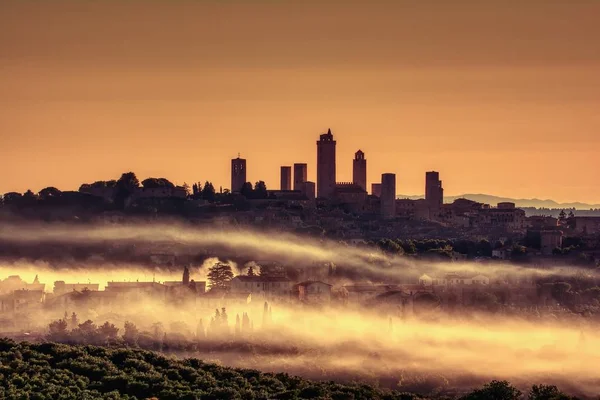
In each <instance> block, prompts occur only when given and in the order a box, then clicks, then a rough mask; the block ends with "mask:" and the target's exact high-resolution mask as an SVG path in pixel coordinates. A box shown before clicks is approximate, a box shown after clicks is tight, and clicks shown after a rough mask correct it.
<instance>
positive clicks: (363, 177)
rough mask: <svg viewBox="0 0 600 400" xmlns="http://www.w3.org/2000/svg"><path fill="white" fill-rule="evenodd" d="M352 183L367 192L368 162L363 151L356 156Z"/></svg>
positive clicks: (359, 151)
mask: <svg viewBox="0 0 600 400" xmlns="http://www.w3.org/2000/svg"><path fill="white" fill-rule="evenodd" d="M352 182H353V183H354V184H356V185H358V186H360V187H361V188H362V189H363V190H364V191H366V190H367V160H366V159H365V153H363V152H362V151H361V150H358V151H357V152H356V153H355V154H354V160H353V161H352Z"/></svg>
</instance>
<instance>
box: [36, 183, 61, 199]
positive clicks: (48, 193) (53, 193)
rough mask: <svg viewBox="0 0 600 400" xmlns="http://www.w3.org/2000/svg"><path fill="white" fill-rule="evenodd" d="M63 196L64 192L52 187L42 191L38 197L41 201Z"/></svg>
mask: <svg viewBox="0 0 600 400" xmlns="http://www.w3.org/2000/svg"><path fill="white" fill-rule="evenodd" d="M61 194H62V192H61V191H60V190H58V189H57V188H55V187H52V186H50V187H47V188H44V189H42V190H40V192H39V193H38V196H39V198H40V199H42V200H46V199H48V198H51V197H58V196H60V195H61Z"/></svg>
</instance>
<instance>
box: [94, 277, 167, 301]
mask: <svg viewBox="0 0 600 400" xmlns="http://www.w3.org/2000/svg"><path fill="white" fill-rule="evenodd" d="M104 291H106V292H109V293H114V294H115V295H116V296H117V297H119V298H127V299H133V300H138V299H143V298H144V297H146V296H151V297H152V298H154V299H156V300H161V301H162V300H164V299H165V296H166V293H167V287H166V286H165V285H163V284H162V283H159V282H108V283H107V285H106V288H105V289H104Z"/></svg>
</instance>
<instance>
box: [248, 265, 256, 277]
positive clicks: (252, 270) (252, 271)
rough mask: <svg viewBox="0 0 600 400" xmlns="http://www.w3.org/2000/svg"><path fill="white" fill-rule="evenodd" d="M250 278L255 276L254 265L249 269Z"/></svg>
mask: <svg viewBox="0 0 600 400" xmlns="http://www.w3.org/2000/svg"><path fill="white" fill-rule="evenodd" d="M248 276H255V275H254V268H252V265H251V266H249V267H248Z"/></svg>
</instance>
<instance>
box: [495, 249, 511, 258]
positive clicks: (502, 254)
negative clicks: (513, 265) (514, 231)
mask: <svg viewBox="0 0 600 400" xmlns="http://www.w3.org/2000/svg"><path fill="white" fill-rule="evenodd" d="M511 253H512V247H510V246H502V247H500V248H498V249H494V250H492V258H496V259H499V260H508V259H510V255H511Z"/></svg>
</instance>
